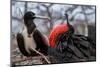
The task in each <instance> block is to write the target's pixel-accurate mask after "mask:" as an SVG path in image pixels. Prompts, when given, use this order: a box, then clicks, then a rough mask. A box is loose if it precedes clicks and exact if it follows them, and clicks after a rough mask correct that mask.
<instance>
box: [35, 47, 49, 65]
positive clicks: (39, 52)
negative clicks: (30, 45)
mask: <svg viewBox="0 0 100 67" xmlns="http://www.w3.org/2000/svg"><path fill="white" fill-rule="evenodd" d="M33 50H34V51H35V52H36V53H37V54H39V55H41V56H42V57H43V58H44V59H45V61H46V62H47V63H49V64H50V61H49V60H48V59H47V58H46V56H45V55H43V54H42V53H41V52H39V51H37V50H35V49H33Z"/></svg>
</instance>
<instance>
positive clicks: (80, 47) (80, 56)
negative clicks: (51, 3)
mask: <svg viewBox="0 0 100 67" xmlns="http://www.w3.org/2000/svg"><path fill="white" fill-rule="evenodd" d="M65 17H66V19H67V23H64V24H61V25H58V26H56V27H54V28H53V29H52V31H51V33H50V35H49V45H50V48H48V54H49V55H51V56H53V57H54V58H56V60H57V63H64V62H78V61H93V60H95V57H96V52H95V51H96V43H95V41H93V40H92V39H91V38H89V37H87V36H84V35H81V34H75V33H74V31H75V30H74V28H73V26H72V25H71V24H70V23H69V21H68V15H67V14H65Z"/></svg>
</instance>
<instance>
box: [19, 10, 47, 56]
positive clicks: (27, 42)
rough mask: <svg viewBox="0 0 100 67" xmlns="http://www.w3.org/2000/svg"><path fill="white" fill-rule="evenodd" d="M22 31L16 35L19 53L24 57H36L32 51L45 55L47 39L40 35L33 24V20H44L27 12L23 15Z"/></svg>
mask: <svg viewBox="0 0 100 67" xmlns="http://www.w3.org/2000/svg"><path fill="white" fill-rule="evenodd" d="M23 18H24V30H23V31H22V33H18V34H17V43H18V48H19V50H20V52H21V53H22V54H23V55H24V56H26V57H32V56H35V55H37V53H36V52H35V51H34V49H36V50H37V51H39V52H41V53H43V54H45V55H46V54H47V48H48V38H46V36H45V35H44V34H42V33H41V32H40V31H39V30H38V29H37V27H36V25H35V23H34V19H35V18H46V17H40V16H36V15H35V13H34V12H32V11H28V12H26V13H25V14H24V17H23Z"/></svg>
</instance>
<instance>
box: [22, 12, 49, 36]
mask: <svg viewBox="0 0 100 67" xmlns="http://www.w3.org/2000/svg"><path fill="white" fill-rule="evenodd" d="M23 18H24V24H25V26H26V28H27V33H28V36H29V37H30V35H31V34H32V33H33V32H34V31H35V29H36V25H35V23H34V19H35V18H38V19H48V17H44V16H36V14H35V13H34V12H32V11H28V12H26V13H25V14H24V17H23Z"/></svg>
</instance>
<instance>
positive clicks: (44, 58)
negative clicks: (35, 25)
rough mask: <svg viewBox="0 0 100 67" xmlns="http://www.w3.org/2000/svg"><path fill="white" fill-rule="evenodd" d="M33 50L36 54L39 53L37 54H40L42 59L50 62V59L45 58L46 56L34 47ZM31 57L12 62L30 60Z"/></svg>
mask: <svg viewBox="0 0 100 67" xmlns="http://www.w3.org/2000/svg"><path fill="white" fill-rule="evenodd" d="M33 51H35V52H36V53H37V54H39V55H41V56H42V57H43V58H44V59H45V61H46V62H47V63H49V64H50V61H49V60H48V59H47V58H46V56H45V55H43V54H42V53H40V52H39V51H37V50H35V49H33ZM31 59H32V58H26V59H23V60H22V59H21V60H17V61H13V62H14V63H15V62H22V61H25V60H31Z"/></svg>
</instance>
